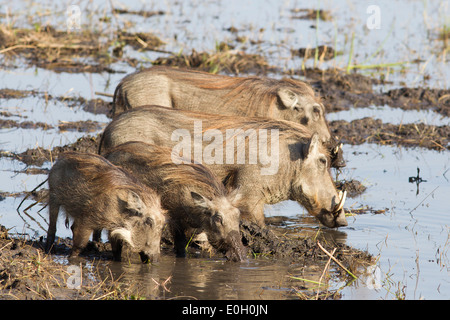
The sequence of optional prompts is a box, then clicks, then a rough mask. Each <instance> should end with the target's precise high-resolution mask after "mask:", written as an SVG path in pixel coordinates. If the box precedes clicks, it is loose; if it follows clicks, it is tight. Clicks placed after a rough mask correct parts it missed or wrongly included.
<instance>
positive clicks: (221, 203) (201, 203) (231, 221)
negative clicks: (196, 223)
mask: <svg viewBox="0 0 450 320" xmlns="http://www.w3.org/2000/svg"><path fill="white" fill-rule="evenodd" d="M191 196H192V199H193V200H194V203H195V204H196V206H197V208H198V209H199V210H201V211H202V213H203V215H204V216H205V219H207V221H205V223H203V225H204V226H205V232H206V235H207V237H208V241H209V243H210V244H211V245H212V246H213V247H214V248H215V249H216V250H218V251H220V252H223V253H224V254H225V256H226V257H227V258H228V259H229V260H232V261H245V260H246V249H245V247H244V245H243V244H242V238H241V234H240V231H239V221H240V217H241V213H240V211H239V209H238V208H236V207H235V204H236V203H237V202H238V201H239V199H240V195H239V194H237V190H234V191H232V192H231V193H230V194H229V195H228V196H227V197H215V198H213V199H211V200H210V199H207V198H205V197H203V196H202V195H200V194H198V193H195V192H191Z"/></svg>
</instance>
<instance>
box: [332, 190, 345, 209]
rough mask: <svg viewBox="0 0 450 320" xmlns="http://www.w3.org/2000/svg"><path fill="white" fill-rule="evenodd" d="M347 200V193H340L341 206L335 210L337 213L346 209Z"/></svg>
mask: <svg viewBox="0 0 450 320" xmlns="http://www.w3.org/2000/svg"><path fill="white" fill-rule="evenodd" d="M345 198H347V191H344V193H342V191H339V199H340V200H339V204H338V206H337V209H336V210H335V211H336V212H337V211H341V209H342V208H343V207H344V203H345Z"/></svg>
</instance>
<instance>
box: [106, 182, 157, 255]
mask: <svg viewBox="0 0 450 320" xmlns="http://www.w3.org/2000/svg"><path fill="white" fill-rule="evenodd" d="M119 203H120V206H121V214H122V216H123V223H122V225H121V226H120V227H118V228H116V229H113V230H111V232H110V240H111V244H112V245H113V251H115V252H119V254H120V250H121V249H120V248H117V246H120V247H121V245H122V243H123V242H125V243H126V244H127V245H129V246H130V248H131V249H132V250H133V251H135V252H139V254H140V256H141V260H142V262H152V261H157V260H158V258H159V254H160V250H161V249H160V246H161V233H162V228H163V226H164V222H165V217H164V212H163V210H162V209H161V205H160V200H159V198H156V197H149V196H147V195H146V194H142V195H141V196H139V195H138V194H137V193H135V192H133V191H128V192H127V194H126V195H120V196H119ZM117 249H118V251H117Z"/></svg>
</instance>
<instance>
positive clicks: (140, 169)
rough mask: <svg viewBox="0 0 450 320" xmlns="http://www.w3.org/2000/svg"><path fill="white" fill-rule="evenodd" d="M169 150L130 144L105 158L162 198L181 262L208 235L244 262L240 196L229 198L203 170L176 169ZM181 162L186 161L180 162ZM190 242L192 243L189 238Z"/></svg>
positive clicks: (234, 193)
mask: <svg viewBox="0 0 450 320" xmlns="http://www.w3.org/2000/svg"><path fill="white" fill-rule="evenodd" d="M174 157H176V155H171V149H170V148H164V147H160V146H156V145H150V144H147V143H144V142H138V141H131V142H127V143H124V144H121V145H119V146H117V147H115V148H113V149H112V150H111V151H110V152H108V153H107V154H105V158H106V159H108V160H109V161H111V162H112V163H114V164H115V165H118V166H120V167H122V168H124V169H125V170H127V171H129V172H130V173H132V174H133V176H135V177H137V178H138V179H139V180H140V181H141V182H143V183H144V184H146V185H147V186H148V187H150V188H152V189H154V190H156V191H157V192H158V194H159V195H160V196H161V203H162V206H163V208H164V209H166V210H167V212H168V215H169V217H170V219H169V226H170V230H171V232H172V236H173V238H174V242H175V249H176V252H177V256H185V247H186V245H187V239H188V238H191V237H192V236H193V234H194V232H198V233H200V232H205V233H206V235H207V237H208V241H209V243H210V244H211V245H212V246H213V247H214V248H215V249H217V250H218V251H220V252H223V253H224V254H225V256H226V257H227V258H228V259H230V260H234V261H243V260H245V259H246V252H245V248H244V246H243V244H242V240H241V235H240V232H239V222H240V216H241V214H240V212H239V209H238V208H237V207H236V206H235V205H236V204H237V203H238V202H239V199H240V194H238V191H237V190H233V191H231V192H228V190H226V189H225V187H224V185H223V184H222V182H221V181H220V180H218V179H217V178H216V177H215V176H214V174H213V173H212V172H211V171H210V170H209V169H208V168H206V167H205V166H203V165H201V164H198V163H192V162H185V163H180V164H175V163H174V162H173V161H172V159H173V158H174ZM180 161H182V159H180ZM186 235H187V236H188V238H187V237H186Z"/></svg>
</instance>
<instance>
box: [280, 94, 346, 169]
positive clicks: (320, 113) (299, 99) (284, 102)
mask: <svg viewBox="0 0 450 320" xmlns="http://www.w3.org/2000/svg"><path fill="white" fill-rule="evenodd" d="M301 90H302V91H298V90H296V89H295V88H294V87H289V88H287V87H286V88H283V87H282V88H280V89H278V110H276V111H275V112H277V113H278V114H275V115H274V116H273V117H274V118H276V119H285V120H288V121H292V122H296V123H300V124H302V125H304V126H306V127H307V128H308V129H309V130H310V131H311V132H314V133H317V134H318V135H319V138H320V140H321V141H322V142H323V143H324V144H326V145H327V148H328V149H329V151H330V157H331V162H332V163H331V166H332V167H335V168H340V167H345V161H344V158H343V154H342V144H341V143H339V142H338V141H337V140H336V139H335V138H334V137H332V136H331V134H330V129H329V127H328V124H327V121H326V119H325V113H326V112H325V107H324V106H323V104H322V103H321V102H320V100H319V99H318V98H316V97H315V95H314V91H313V90H312V89H311V88H309V86H302V87H301Z"/></svg>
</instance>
